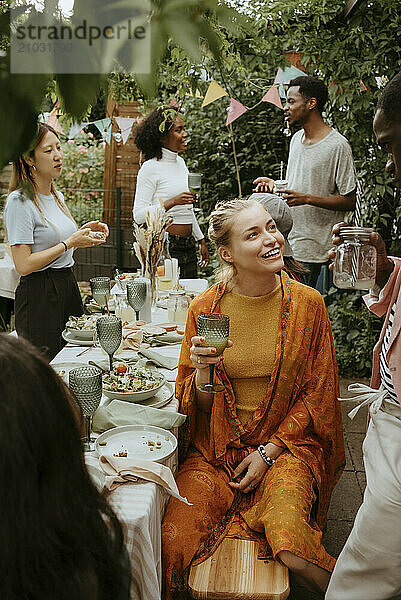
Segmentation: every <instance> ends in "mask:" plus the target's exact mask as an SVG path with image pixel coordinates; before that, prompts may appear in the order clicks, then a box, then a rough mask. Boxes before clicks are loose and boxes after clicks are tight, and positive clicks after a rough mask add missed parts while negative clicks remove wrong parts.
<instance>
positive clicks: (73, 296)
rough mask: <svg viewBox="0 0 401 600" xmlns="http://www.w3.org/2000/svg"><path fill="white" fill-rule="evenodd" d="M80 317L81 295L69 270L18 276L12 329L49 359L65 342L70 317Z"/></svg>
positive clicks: (50, 270) (47, 270)
mask: <svg viewBox="0 0 401 600" xmlns="http://www.w3.org/2000/svg"><path fill="white" fill-rule="evenodd" d="M82 314H83V306H82V300H81V294H80V293H79V288H78V285H77V282H76V279H75V276H74V274H73V272H72V269H71V268H65V269H50V268H49V269H45V270H44V271H36V272H35V273H31V274H30V275H26V276H25V277H21V279H20V282H19V285H18V287H17V290H16V292H15V327H16V330H17V333H18V335H19V336H22V337H24V338H26V339H27V340H29V341H30V342H31V343H32V344H34V345H35V346H37V347H38V348H39V349H40V350H41V351H42V352H43V353H44V354H45V356H46V357H47V358H48V360H49V361H50V360H52V358H54V357H55V356H56V354H57V353H58V352H60V350H61V348H62V347H63V346H64V345H65V341H64V340H63V338H62V337H61V333H62V331H63V329H64V325H65V323H66V321H68V317H69V316H70V315H75V316H80V315H82Z"/></svg>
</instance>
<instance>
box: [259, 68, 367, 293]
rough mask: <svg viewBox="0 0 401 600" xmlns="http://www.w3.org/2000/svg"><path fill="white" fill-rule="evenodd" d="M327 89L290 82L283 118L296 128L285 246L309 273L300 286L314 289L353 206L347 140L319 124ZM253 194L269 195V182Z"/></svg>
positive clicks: (309, 80)
mask: <svg viewBox="0 0 401 600" xmlns="http://www.w3.org/2000/svg"><path fill="white" fill-rule="evenodd" d="M327 98H328V90H327V86H326V85H325V84H324V83H323V81H321V80H320V79H316V78H314V77H306V76H305V77H297V78H296V79H293V80H292V81H290V84H289V88H288V91H287V101H286V104H285V106H284V114H285V119H286V121H287V122H288V123H289V124H290V125H293V124H294V125H295V124H298V125H301V127H302V129H300V130H299V131H297V132H296V133H295V134H294V135H293V137H292V139H291V143H290V152H289V156H288V166H287V174H286V179H287V180H288V189H287V190H284V191H283V197H284V199H285V200H286V201H287V204H288V206H290V207H291V213H292V218H293V227H292V231H291V233H290V236H289V242H290V244H291V247H292V249H293V252H294V257H295V258H296V260H297V261H298V262H300V263H301V264H302V265H303V267H304V268H305V269H308V270H309V274H308V275H306V277H305V283H307V284H308V285H310V286H312V287H316V283H317V280H318V278H319V275H320V271H321V268H322V266H323V265H324V264H326V265H328V252H329V250H330V248H331V246H332V242H331V230H332V228H333V225H334V224H335V223H338V222H339V221H342V220H343V219H344V215H345V212H346V211H349V210H354V208H355V189H356V177H355V168H354V163H353V159H352V151H351V148H350V145H349V144H348V142H347V140H346V139H345V137H344V136H343V135H341V133H339V132H338V131H337V130H336V129H333V128H332V127H330V126H329V125H327V123H325V122H324V120H323V117H322V112H323V109H324V106H325V104H326V102H327ZM254 183H255V184H256V191H259V192H270V191H272V189H273V185H274V180H273V179H270V178H268V177H259V178H258V179H255V181H254Z"/></svg>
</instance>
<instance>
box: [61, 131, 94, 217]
mask: <svg viewBox="0 0 401 600" xmlns="http://www.w3.org/2000/svg"><path fill="white" fill-rule="evenodd" d="M62 146H63V153H64V158H63V171H62V174H61V175H60V177H59V178H58V180H57V188H58V189H59V190H61V191H62V192H63V194H64V196H65V200H66V202H67V204H68V207H69V209H70V210H71V214H72V216H73V217H74V219H75V220H76V222H77V223H78V225H82V224H83V223H86V222H87V221H90V220H93V219H101V218H102V211H103V172H104V142H102V141H100V140H98V139H96V138H95V137H94V136H93V134H92V133H86V132H84V131H81V132H80V133H78V134H77V135H76V136H75V138H74V139H73V140H68V141H67V142H63V144H62Z"/></svg>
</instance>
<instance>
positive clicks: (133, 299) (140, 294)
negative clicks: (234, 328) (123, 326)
mask: <svg viewBox="0 0 401 600" xmlns="http://www.w3.org/2000/svg"><path fill="white" fill-rule="evenodd" d="M127 298H128V303H129V305H130V306H131V308H133V309H134V311H135V314H136V320H137V321H139V311H140V310H141V308H142V307H143V305H144V304H145V302H146V279H144V278H143V277H136V278H135V279H133V280H132V281H127Z"/></svg>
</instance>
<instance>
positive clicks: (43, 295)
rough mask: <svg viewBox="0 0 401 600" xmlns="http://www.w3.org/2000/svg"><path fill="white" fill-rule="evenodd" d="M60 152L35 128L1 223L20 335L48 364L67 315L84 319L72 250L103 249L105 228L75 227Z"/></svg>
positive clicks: (46, 131) (50, 134) (45, 128)
mask: <svg viewBox="0 0 401 600" xmlns="http://www.w3.org/2000/svg"><path fill="white" fill-rule="evenodd" d="M62 163H63V152H62V149H61V144H60V140H59V138H58V136H57V133H56V132H55V131H54V129H53V128H52V127H50V126H49V125H46V124H44V123H40V124H39V125H38V133H37V137H36V140H35V142H34V146H33V149H32V150H30V151H29V152H28V153H27V154H24V155H21V156H20V157H19V158H18V159H17V160H16V161H15V163H14V164H13V174H12V178H11V182H10V190H9V191H10V194H9V196H8V198H7V202H6V207H5V211H4V222H5V226H6V229H7V235H8V241H9V243H10V246H11V251H12V256H13V260H14V264H15V268H16V270H17V271H18V273H19V274H20V275H21V280H20V283H19V285H18V287H17V290H16V293H15V326H16V329H17V332H18V335H21V336H23V337H25V338H27V339H29V340H30V341H31V342H32V343H33V344H34V345H35V346H37V347H39V348H41V349H43V350H44V352H45V353H46V355H47V357H48V359H49V360H51V359H52V358H53V357H54V356H55V355H56V354H57V353H58V352H59V351H60V350H61V348H62V347H63V345H64V343H65V342H64V341H63V339H62V336H61V332H62V331H63V329H64V324H65V322H66V321H67V320H68V317H69V315H82V312H83V308H82V301H81V295H80V293H79V289H78V285H77V282H76V280H75V277H74V274H73V272H72V269H71V267H72V265H73V264H74V259H73V257H72V254H73V251H74V248H87V247H90V246H96V245H98V244H102V243H103V242H104V241H105V240H106V238H107V236H108V233H109V230H108V227H107V225H106V224H105V223H99V221H91V222H89V223H86V224H85V225H83V226H82V227H81V228H80V229H78V228H77V226H76V224H75V222H74V219H73V218H72V216H71V214H70V211H69V210H68V208H67V206H66V204H65V202H64V197H63V194H61V193H60V192H57V191H56V188H55V186H54V182H53V180H54V179H55V178H56V177H58V176H59V175H60V173H61V168H62Z"/></svg>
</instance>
